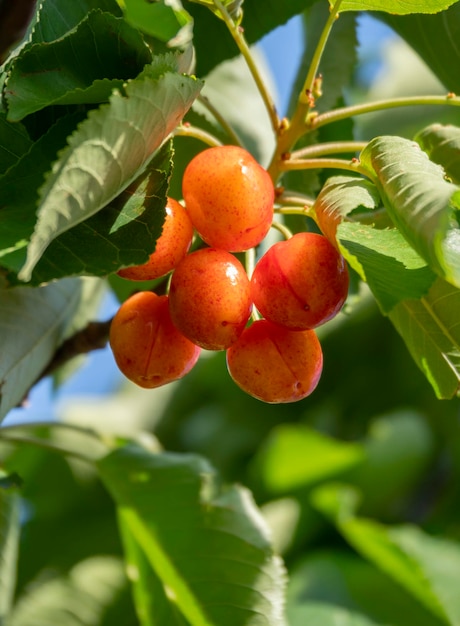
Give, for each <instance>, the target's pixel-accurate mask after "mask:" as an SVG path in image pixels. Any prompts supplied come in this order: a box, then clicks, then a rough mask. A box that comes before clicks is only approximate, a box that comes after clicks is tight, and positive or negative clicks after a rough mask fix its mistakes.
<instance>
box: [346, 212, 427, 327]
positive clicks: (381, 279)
mask: <svg viewBox="0 0 460 626" xmlns="http://www.w3.org/2000/svg"><path fill="white" fill-rule="evenodd" d="M337 237H338V241H339V245H340V251H341V252H342V254H343V255H344V257H345V258H346V259H347V261H348V263H349V264H350V265H351V267H352V268H353V269H354V270H355V271H356V272H357V273H358V274H359V275H360V276H361V278H362V279H363V280H364V281H366V282H367V283H368V285H369V287H370V289H371V291H372V293H373V294H374V296H375V298H376V300H377V302H378V304H379V306H380V308H381V309H382V312H383V313H385V314H386V315H387V314H388V313H389V312H390V311H391V310H392V309H393V308H394V307H395V306H396V305H397V304H398V303H399V302H401V301H402V300H406V299H408V298H421V297H422V296H424V295H425V294H426V293H427V291H428V289H429V288H430V287H431V285H432V284H433V283H434V281H435V280H436V274H435V273H434V272H432V271H431V269H430V268H429V267H428V266H427V265H426V263H425V261H424V260H423V259H422V258H421V257H420V256H419V255H418V254H417V253H416V252H415V250H414V249H413V248H411V246H410V245H409V244H408V243H407V241H406V240H405V239H404V238H403V236H402V235H401V233H400V232H399V231H398V230H396V229H395V228H392V229H385V230H379V229H376V228H373V227H372V226H367V225H365V224H360V225H358V224H356V223H350V222H344V223H342V224H340V226H339V228H338V230H337Z"/></svg>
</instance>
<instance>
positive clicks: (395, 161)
mask: <svg viewBox="0 0 460 626" xmlns="http://www.w3.org/2000/svg"><path fill="white" fill-rule="evenodd" d="M361 163H362V165H363V166H364V167H366V168H368V170H369V172H370V174H371V176H375V177H376V184H377V187H378V188H379V191H380V194H381V196H382V199H383V202H384V204H385V207H386V209H387V211H388V213H389V215H390V217H391V218H392V220H393V221H394V223H395V225H396V226H397V227H398V228H399V230H400V231H401V233H402V234H403V235H404V237H405V238H406V239H407V241H408V242H409V243H410V244H411V245H412V246H413V247H414V249H415V250H416V251H417V252H418V253H419V254H420V255H421V256H422V257H423V258H424V259H425V261H426V262H427V263H428V264H429V265H430V267H431V268H432V269H433V270H434V271H435V272H436V273H438V274H439V275H440V276H441V277H442V278H445V280H447V281H448V282H451V283H452V284H453V285H457V286H460V227H459V220H460V190H459V188H458V187H457V186H456V185H454V184H453V183H451V182H448V181H447V180H446V178H445V173H444V170H443V169H442V167H441V166H440V165H438V164H437V163H434V162H433V161H430V159H429V158H428V156H427V154H426V152H424V151H423V150H421V149H420V147H419V145H418V144H417V143H415V142H413V141H409V140H407V139H404V138H402V137H376V138H375V139H373V140H371V141H370V142H369V143H368V145H367V146H366V148H365V149H364V150H363V151H362V153H361Z"/></svg>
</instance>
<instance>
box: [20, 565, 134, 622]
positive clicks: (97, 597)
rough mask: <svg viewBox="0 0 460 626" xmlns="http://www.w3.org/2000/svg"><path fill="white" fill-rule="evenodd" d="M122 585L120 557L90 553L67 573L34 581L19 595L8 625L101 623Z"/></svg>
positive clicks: (124, 579) (122, 571)
mask: <svg viewBox="0 0 460 626" xmlns="http://www.w3.org/2000/svg"><path fill="white" fill-rule="evenodd" d="M125 584H126V578H125V574H124V570H123V563H122V562H121V559H119V558H117V557H113V556H102V555H101V556H92V557H90V558H88V559H85V560H84V561H81V562H79V563H77V564H76V565H75V566H74V567H73V568H72V569H71V570H70V571H69V573H68V574H67V575H66V574H61V575H55V576H54V577H51V578H49V579H48V580H47V579H46V578H44V580H41V581H34V584H31V585H30V587H29V588H27V589H26V590H25V591H24V593H23V594H22V595H21V596H20V597H19V598H18V600H17V602H16V604H15V606H14V609H13V611H12V613H11V616H10V617H9V620H8V626H30V624H37V625H38V624H43V625H44V624H46V626H81V625H82V624H85V626H100V625H101V624H102V623H104V622H103V619H104V616H105V614H106V611H107V610H108V609H109V608H110V606H111V605H112V604H113V603H114V602H115V601H116V598H117V596H118V595H119V594H120V592H121V591H122V590H123V588H124V586H125Z"/></svg>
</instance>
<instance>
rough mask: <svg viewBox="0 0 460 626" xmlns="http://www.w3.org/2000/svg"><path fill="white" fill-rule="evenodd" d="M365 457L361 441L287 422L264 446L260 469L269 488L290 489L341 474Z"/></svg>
mask: <svg viewBox="0 0 460 626" xmlns="http://www.w3.org/2000/svg"><path fill="white" fill-rule="evenodd" d="M363 460H364V449H363V447H362V446H361V445H359V444H355V443H349V442H343V441H338V440H336V439H333V438H332V437H328V436H326V435H323V434H321V433H319V432H317V431H315V430H313V429H311V428H309V427H307V426H303V425H300V424H295V425H294V424H292V425H289V424H285V425H282V426H278V427H277V428H275V429H274V430H273V431H272V432H271V434H270V436H269V438H268V440H267V441H266V442H265V444H264V445H263V446H262V449H261V451H260V457H259V459H258V467H259V472H258V473H260V475H261V477H262V480H263V482H264V485H265V487H266V488H267V489H269V490H270V491H274V492H280V491H290V490H292V489H296V488H299V487H304V486H306V485H311V484H312V483H315V482H318V481H319V480H324V479H326V478H330V477H331V476H335V475H337V474H340V473H341V472H343V471H346V470H348V469H350V468H352V467H354V466H355V465H358V464H359V463H361V462H362V461H363Z"/></svg>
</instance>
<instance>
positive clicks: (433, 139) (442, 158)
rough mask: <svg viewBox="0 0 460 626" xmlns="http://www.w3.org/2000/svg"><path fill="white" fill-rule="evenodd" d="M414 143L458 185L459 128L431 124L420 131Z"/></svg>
mask: <svg viewBox="0 0 460 626" xmlns="http://www.w3.org/2000/svg"><path fill="white" fill-rule="evenodd" d="M415 141H417V142H418V143H419V144H420V147H421V148H422V150H424V151H425V152H426V153H427V154H428V156H429V157H430V159H431V161H434V162H435V163H439V165H442V167H443V168H444V170H445V172H446V174H447V176H449V178H451V179H452V181H453V182H454V183H455V184H457V185H458V184H459V183H460V128H459V127H458V126H452V125H451V124H448V125H443V124H432V125H431V126H428V128H424V129H423V130H422V131H420V132H419V133H418V134H417V135H416V137H415Z"/></svg>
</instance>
